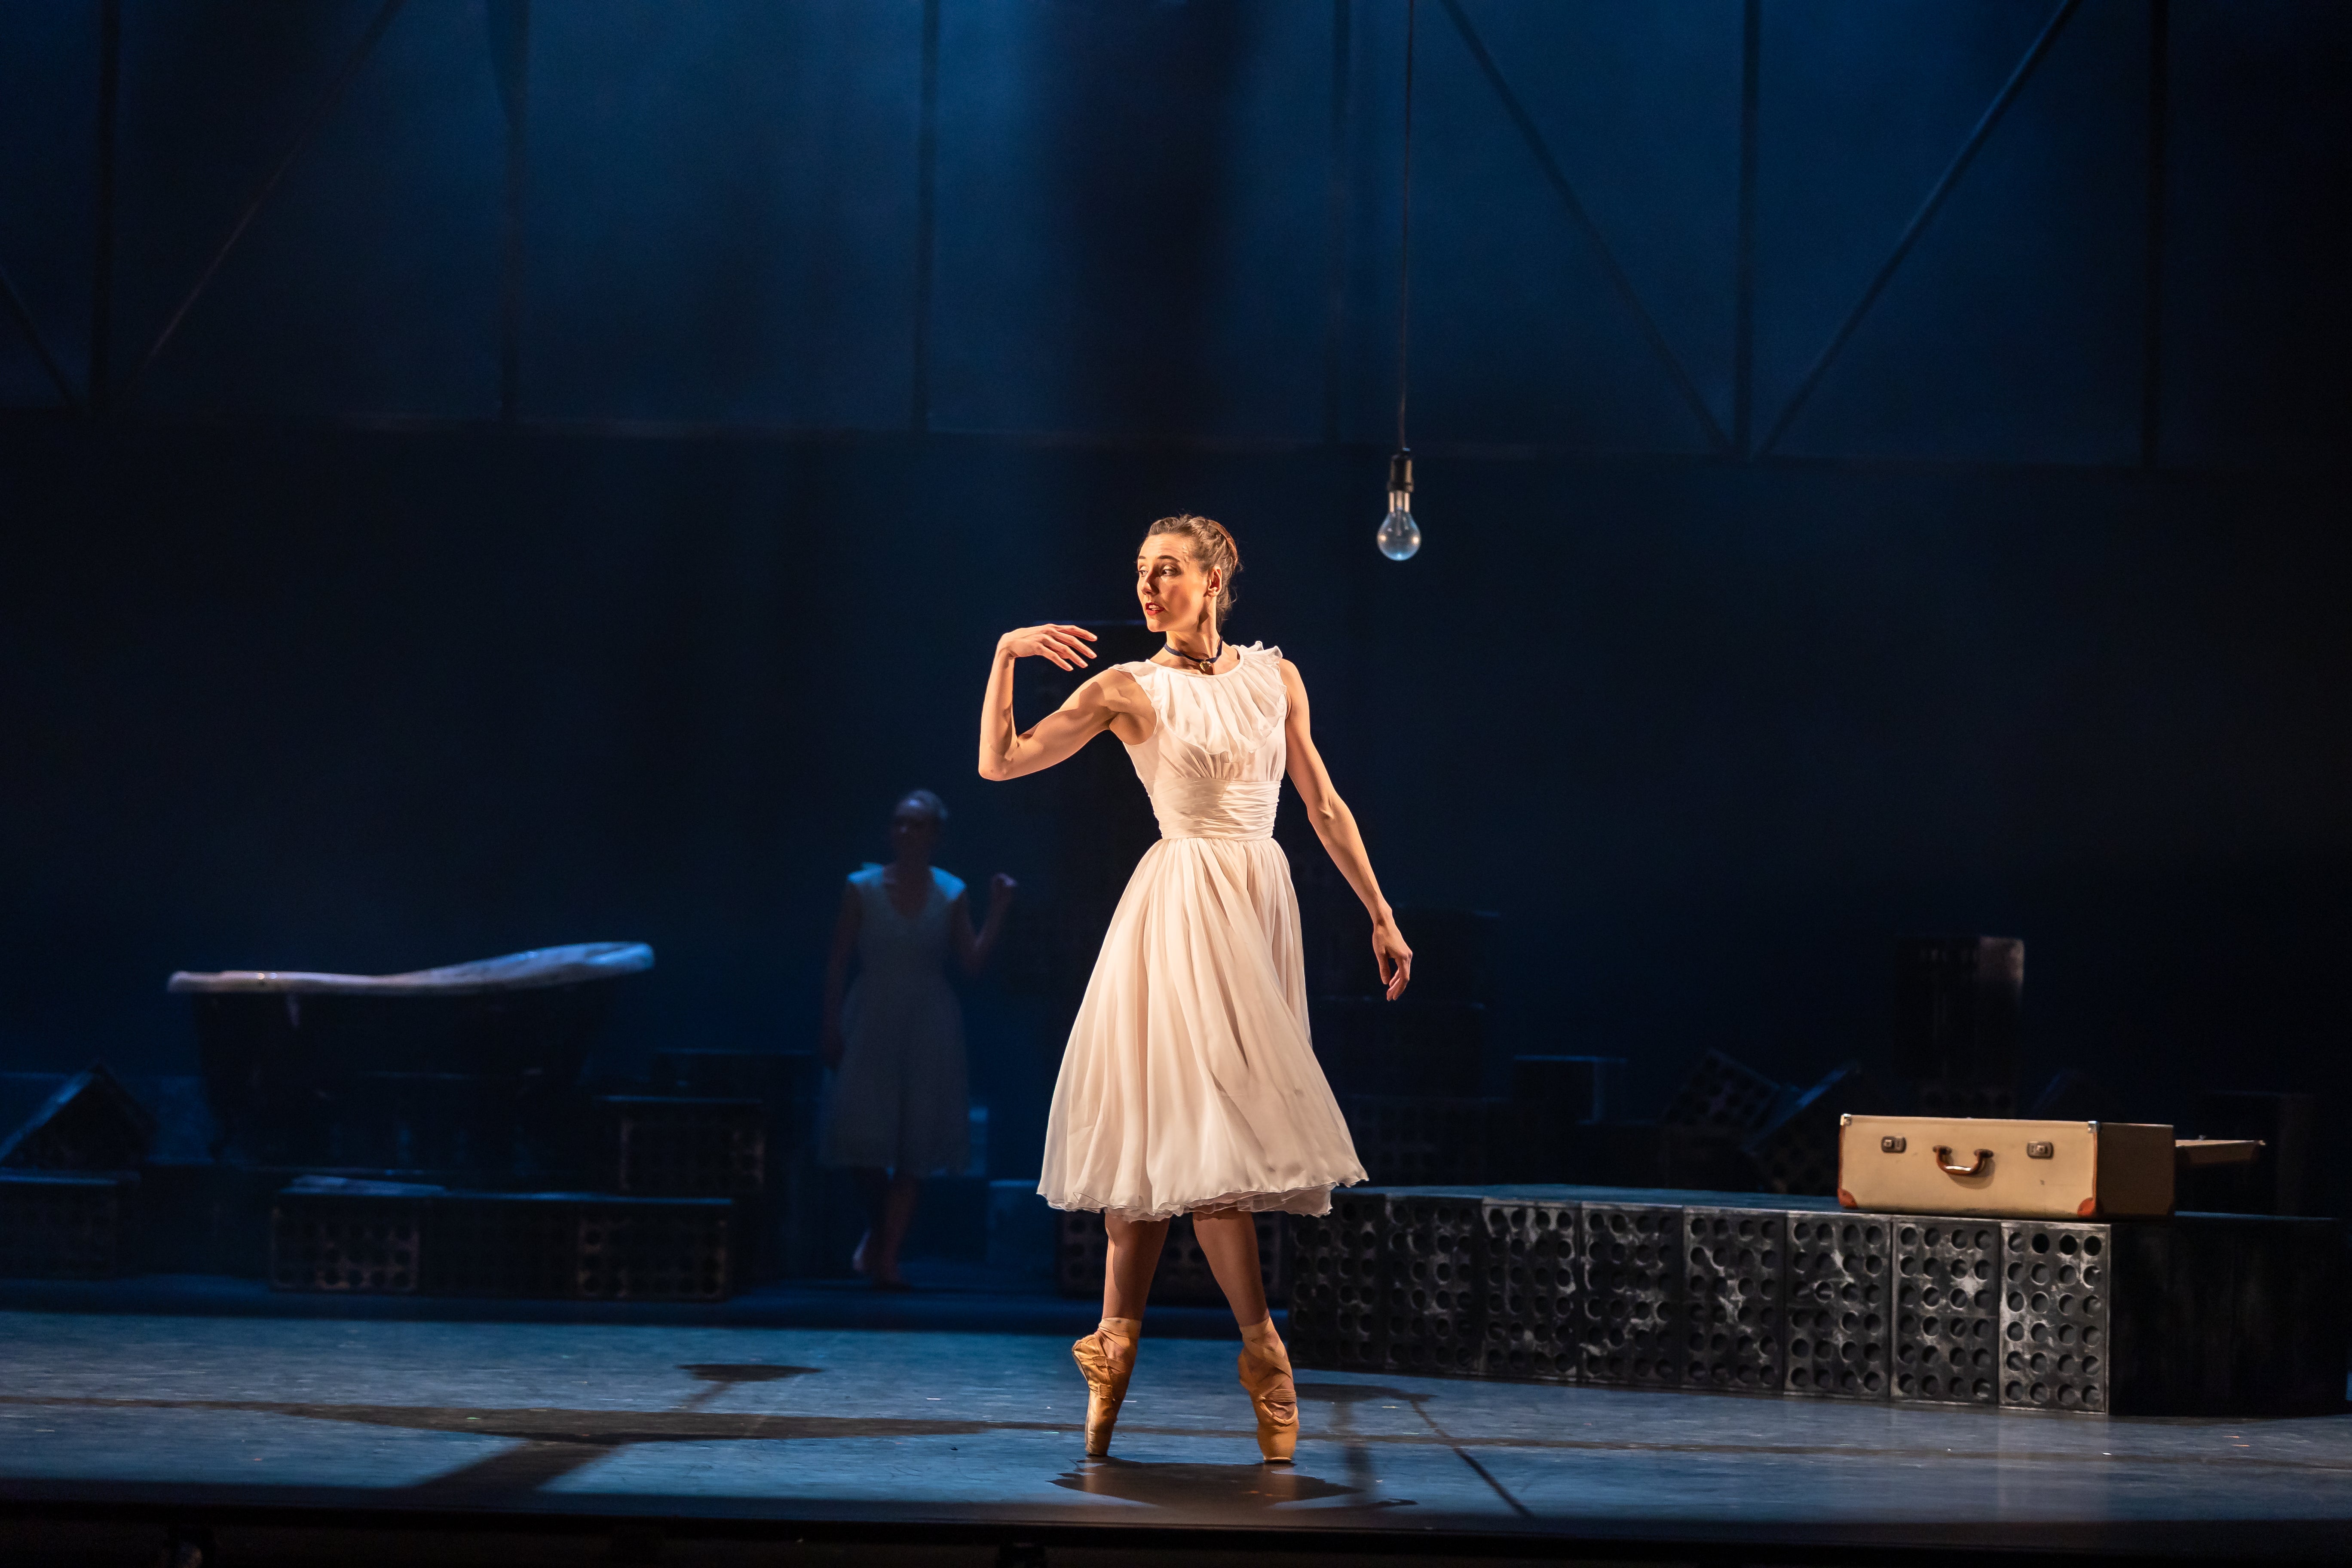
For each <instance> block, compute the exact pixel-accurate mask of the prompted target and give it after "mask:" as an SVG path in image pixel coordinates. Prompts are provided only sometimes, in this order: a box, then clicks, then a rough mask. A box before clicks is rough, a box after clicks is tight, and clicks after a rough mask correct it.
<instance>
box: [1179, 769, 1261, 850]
mask: <svg viewBox="0 0 2352 1568" xmlns="http://www.w3.org/2000/svg"><path fill="white" fill-rule="evenodd" d="M1281 800H1282V781H1281V780H1279V779H1265V780H1259V779H1175V780H1171V781H1169V782H1167V783H1164V784H1161V785H1160V787H1159V788H1158V789H1156V790H1153V791H1152V792H1151V815H1152V816H1156V817H1158V818H1159V819H1160V837H1163V838H1271V837H1274V813H1275V807H1276V805H1279V804H1280V803H1281Z"/></svg>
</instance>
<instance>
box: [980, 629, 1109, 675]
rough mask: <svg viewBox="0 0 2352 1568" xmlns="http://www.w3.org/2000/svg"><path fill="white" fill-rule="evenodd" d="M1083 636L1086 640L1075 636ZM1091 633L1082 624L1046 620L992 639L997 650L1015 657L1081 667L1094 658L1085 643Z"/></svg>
mask: <svg viewBox="0 0 2352 1568" xmlns="http://www.w3.org/2000/svg"><path fill="white" fill-rule="evenodd" d="M1080 637H1084V638H1085V639H1086V642H1080V641H1079V640H1078V639H1079V638H1080ZM1094 640H1095V634H1094V633H1092V632H1090V631H1088V630H1087V628H1086V627H1084V626H1060V625H1056V624H1055V623H1053V622H1047V623H1046V624H1045V625H1044V626H1020V627H1017V628H1015V629H1014V630H1013V631H1009V632H1007V633H1005V634H1004V635H1003V637H999V638H997V639H996V646H997V647H998V648H999V649H1000V650H1003V651H1006V652H1010V653H1011V654H1012V655H1013V658H1033V657H1034V658H1050V659H1052V660H1053V661H1054V662H1055V664H1057V665H1059V666H1060V667H1061V668H1064V669H1081V668H1085V666H1086V662H1087V660H1088V659H1090V658H1094V656H1095V654H1094V649H1092V648H1090V647H1087V643H1090V642H1092V641H1094Z"/></svg>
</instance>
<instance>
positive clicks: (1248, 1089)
mask: <svg viewBox="0 0 2352 1568" xmlns="http://www.w3.org/2000/svg"><path fill="white" fill-rule="evenodd" d="M1363 1179H1364V1168H1363V1166H1362V1165H1360V1164H1359V1163H1357V1160H1356V1149H1355V1144H1354V1142H1352V1141H1351V1140H1350V1139H1349V1136H1348V1124H1347V1122H1346V1121H1344V1120H1343V1119H1342V1118H1341V1117H1340V1115H1339V1104H1338V1102H1337V1101H1336V1100H1333V1099H1332V1098H1331V1088H1330V1085H1329V1084H1328V1083H1326V1082H1325V1081H1324V1078H1323V1069H1322V1068H1320V1067H1319V1066H1318V1065H1317V1063H1316V1060H1315V1051H1314V1047H1313V1046H1312V1045H1311V1044H1310V1043H1309V1037H1308V1033H1307V981H1306V973H1305V969H1304V965H1303V963H1302V962H1301V957H1300V952H1299V945H1298V895H1297V892H1296V891H1295V890H1294V889H1292V887H1291V883H1290V866H1289V862H1288V861H1287V860H1286V858H1284V856H1283V853H1282V850H1281V847H1279V846H1277V845H1276V843H1275V842H1274V841H1273V840H1272V839H1270V838H1163V839H1161V840H1160V842H1159V843H1157V844H1155V845H1153V846H1152V847H1151V848H1150V850H1149V851H1148V852H1147V853H1146V854H1145V855H1144V857H1143V859H1142V861H1141V863H1140V864H1139V865H1138V866H1137V867H1136V868H1135V875H1134V877H1133V879H1130V880H1129V883H1128V885H1127V891H1126V893H1125V894H1123V895H1122V896H1121V897H1120V899H1119V901H1118V911H1117V912H1116V913H1114V914H1113V915H1112V916H1111V921H1110V930H1109V931H1108V933H1106V934H1105V936H1104V938H1103V946H1102V955H1101V956H1100V957H1099V958H1098V959H1097V960H1096V962H1095V972H1094V978H1093V979H1092V980H1090V981H1089V982H1088V983H1087V994H1086V1000H1085V1001H1084V1002H1083V1003H1081V1004H1080V1005H1079V1007H1078V1016H1077V1021H1076V1024H1075V1025H1073V1026H1072V1027H1071V1030H1070V1043H1069V1047H1068V1049H1067V1050H1066V1052H1065V1053H1064V1055H1063V1058H1062V1073H1061V1079H1060V1080H1059V1082H1057V1083H1056V1084H1055V1088H1054V1108H1053V1111H1052V1114H1051V1116H1050V1117H1049V1119H1048V1121H1047V1122H1046V1129H1045V1167H1044V1175H1043V1177H1042V1178H1041V1180H1040V1181H1039V1183H1038V1186H1037V1190H1038V1191H1039V1192H1040V1193H1041V1194H1044V1195H1045V1200H1046V1201H1047V1202H1048V1203H1050V1204H1052V1205H1054V1206H1055V1208H1060V1209H1101V1210H1105V1211H1107V1212H1108V1213H1112V1214H1117V1215H1122V1216H1124V1217H1127V1218H1130V1219H1160V1218H1166V1217H1169V1216H1171V1215H1179V1214H1187V1213H1191V1212H1192V1211H1194V1210H1199V1209H1248V1210H1257V1209H1282V1210H1287V1211H1288V1212H1290V1213H1293V1214H1307V1215H1319V1214H1328V1213H1329V1212H1330V1207H1331V1189H1332V1187H1334V1186H1335V1185H1336V1186H1344V1185H1347V1184H1350V1183H1354V1182H1360V1181H1362V1180H1363Z"/></svg>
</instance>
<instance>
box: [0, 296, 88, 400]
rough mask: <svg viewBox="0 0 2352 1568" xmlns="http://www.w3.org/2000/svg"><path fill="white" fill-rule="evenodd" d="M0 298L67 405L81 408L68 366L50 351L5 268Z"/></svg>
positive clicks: (78, 395) (79, 397)
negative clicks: (62, 363) (14, 318)
mask: <svg viewBox="0 0 2352 1568" xmlns="http://www.w3.org/2000/svg"><path fill="white" fill-rule="evenodd" d="M0 300H6V301H7V305H8V313H9V314H10V315H12V316H14V317H16V325H17V326H18V327H20V328H22V329H23V330H24V333H25V341H26V342H28V343H30V344H32V345H33V353H35V354H36V355H37V356H38V357H39V359H40V362H41V368H42V369H43V370H46V371H47V372H48V373H49V379H50V380H51V381H54V382H56V383H57V384H58V395H60V396H62V397H63V398H64V399H65V400H66V406H67V407H68V408H79V407H80V406H81V394H79V392H76V391H75V390H74V384H73V379H72V378H71V377H70V376H68V375H67V374H66V367H65V366H63V365H61V364H59V363H58V356H57V355H55V354H53V353H50V352H49V345H48V342H47V340H46V339H44V338H43V337H42V336H41V329H40V328H39V327H37V326H36V325H34V323H33V312H32V311H31V310H29V309H27V308H26V304H25V297H24V296H23V295H22V294H19V293H18V292H16V280H15V279H11V278H10V277H9V276H8V274H7V271H6V270H5V268H0Z"/></svg>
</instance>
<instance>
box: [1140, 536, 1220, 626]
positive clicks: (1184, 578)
mask: <svg viewBox="0 0 2352 1568" xmlns="http://www.w3.org/2000/svg"><path fill="white" fill-rule="evenodd" d="M1216 588H1217V574H1216V573H1215V572H1213V571H1203V570H1202V567H1201V563H1199V562H1198V561H1196V560H1194V559H1193V556H1192V541H1191V540H1189V539H1187V538H1185V537H1184V536H1183V535H1182V534H1181V533H1155V534H1153V535H1152V536H1151V537H1150V538H1149V539H1147V540H1145V541H1144V542H1143V548H1142V549H1140V550H1139V551H1137V552H1135V597H1136V601H1137V602H1138V603H1139V604H1140V605H1142V606H1143V619H1144V623H1145V624H1146V625H1147V626H1150V628H1151V629H1152V630H1153V631H1155V632H1163V633H1164V632H1171V631H1174V632H1183V631H1190V630H1192V628H1193V627H1195V626H1200V625H1202V617H1203V616H1204V615H1205V614H1206V613H1207V611H1208V607H1209V605H1210V602H1211V600H1212V599H1213V596H1214V595H1215V591H1216Z"/></svg>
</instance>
